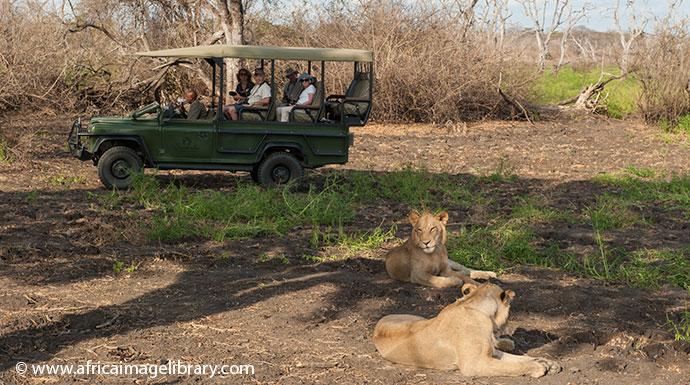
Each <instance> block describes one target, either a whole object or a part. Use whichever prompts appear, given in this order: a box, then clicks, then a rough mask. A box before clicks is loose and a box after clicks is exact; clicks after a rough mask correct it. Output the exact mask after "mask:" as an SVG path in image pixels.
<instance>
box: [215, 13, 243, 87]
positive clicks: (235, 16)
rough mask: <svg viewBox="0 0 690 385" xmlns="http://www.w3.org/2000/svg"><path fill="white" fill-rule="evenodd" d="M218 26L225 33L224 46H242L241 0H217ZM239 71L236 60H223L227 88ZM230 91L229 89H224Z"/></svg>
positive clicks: (233, 81)
mask: <svg viewBox="0 0 690 385" xmlns="http://www.w3.org/2000/svg"><path fill="white" fill-rule="evenodd" d="M218 8H219V10H220V15H219V19H220V25H221V27H222V28H223V32H224V33H225V44H228V45H242V44H244V4H243V3H242V0H218ZM238 69H239V63H238V60H237V59H225V71H226V72H225V80H226V83H227V87H232V84H234V83H235V74H236V73H237V71H238ZM226 89H231V88H226Z"/></svg>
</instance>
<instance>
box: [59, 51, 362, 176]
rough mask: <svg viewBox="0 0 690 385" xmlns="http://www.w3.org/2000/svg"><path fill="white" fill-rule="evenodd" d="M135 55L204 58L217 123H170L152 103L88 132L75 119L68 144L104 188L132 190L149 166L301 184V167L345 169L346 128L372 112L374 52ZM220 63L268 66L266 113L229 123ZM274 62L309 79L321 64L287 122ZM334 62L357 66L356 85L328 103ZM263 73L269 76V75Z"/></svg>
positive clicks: (92, 125)
mask: <svg viewBox="0 0 690 385" xmlns="http://www.w3.org/2000/svg"><path fill="white" fill-rule="evenodd" d="M137 55H139V56H149V57H173V58H202V59H204V60H205V62H206V63H208V64H209V65H210V66H211V68H212V73H213V86H212V87H213V89H212V92H211V106H210V108H209V111H210V113H209V115H213V116H207V117H206V119H205V120H186V119H172V118H168V117H166V116H167V115H166V114H164V109H163V108H162V107H161V106H160V105H159V104H158V103H152V104H149V105H147V106H145V107H143V108H141V109H139V110H136V111H133V112H131V113H130V114H129V115H127V116H126V117H121V118H103V117H94V118H92V119H91V120H90V122H89V124H88V126H87V127H83V126H82V124H81V121H80V120H79V119H77V120H76V121H75V122H74V124H73V125H72V129H71V131H70V133H69V137H68V144H69V148H70V152H71V153H72V155H74V156H75V157H78V158H79V159H80V160H89V159H90V160H93V162H94V165H96V166H97V167H98V176H99V178H100V180H101V182H102V183H103V185H105V186H106V187H107V188H119V189H122V188H127V187H129V186H130V185H131V184H132V173H133V172H138V171H139V170H141V169H142V168H145V167H151V168H158V169H161V170H170V169H183V170H227V171H248V172H250V173H251V175H252V178H253V179H254V180H255V181H256V182H259V183H261V184H262V185H264V186H266V187H274V186H280V185H286V184H288V183H290V182H292V181H293V180H295V181H297V183H298V182H299V180H300V179H301V177H302V175H303V169H304V168H315V167H320V166H324V165H327V164H344V163H346V162H347V161H348V149H349V146H351V145H353V142H354V135H353V134H352V133H350V132H349V127H350V126H363V125H365V124H366V123H367V120H368V119H369V114H370V112H371V106H372V103H371V102H372V100H371V99H372V97H371V95H372V86H373V54H372V53H371V51H362V50H352V49H321V48H279V47H257V46H227V45H212V46H197V47H189V48H178V49H168V50H160V51H151V52H139V53H137ZM223 58H241V59H258V60H260V62H261V68H264V65H265V64H269V65H270V85H272V86H271V100H270V103H269V105H268V106H267V107H264V108H245V109H242V110H241V112H240V116H239V120H226V119H225V118H224V116H223V114H222V106H223V105H224V104H226V103H225V101H224V95H225V89H224V87H225V86H224V81H223V79H225V76H224V64H223ZM276 60H286V61H306V62H307V68H308V71H309V73H311V67H312V62H320V63H321V79H317V82H316V94H315V97H314V102H313V104H312V105H311V106H305V107H295V108H294V109H293V111H292V112H291V116H290V121H289V122H279V121H277V120H276V104H277V103H276V102H277V101H278V100H279V98H280V94H281V93H282V83H283V81H284V78H283V77H282V76H279V77H277V76H276V74H275V71H274V70H275V62H276ZM336 61H337V62H343V61H345V62H353V63H354V74H353V79H352V82H351V84H350V86H349V88H348V89H347V91H346V92H345V93H344V94H342V95H329V96H325V90H324V84H325V79H324V77H325V74H324V73H325V66H326V62H336ZM264 70H265V71H266V73H267V74H268V69H264ZM276 83H279V84H276ZM216 89H218V90H219V92H216ZM227 104H230V102H228V103H227Z"/></svg>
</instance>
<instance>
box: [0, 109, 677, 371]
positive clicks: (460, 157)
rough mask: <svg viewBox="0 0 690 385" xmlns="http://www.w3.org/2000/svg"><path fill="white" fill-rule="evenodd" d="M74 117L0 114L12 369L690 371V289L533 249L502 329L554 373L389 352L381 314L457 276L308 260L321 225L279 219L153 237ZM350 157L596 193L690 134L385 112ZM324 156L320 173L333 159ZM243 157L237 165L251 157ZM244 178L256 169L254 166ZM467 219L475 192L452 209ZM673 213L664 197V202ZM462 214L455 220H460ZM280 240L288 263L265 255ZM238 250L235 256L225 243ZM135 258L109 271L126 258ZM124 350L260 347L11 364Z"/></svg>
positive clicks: (635, 240)
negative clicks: (423, 283) (439, 362)
mask: <svg viewBox="0 0 690 385" xmlns="http://www.w3.org/2000/svg"><path fill="white" fill-rule="evenodd" d="M70 124H71V120H70V119H69V118H63V119H49V120H39V119H15V120H5V121H4V122H2V123H0V130H1V132H2V135H3V136H4V137H5V138H7V139H8V140H9V142H10V144H11V145H12V148H13V150H12V154H13V156H14V157H15V160H14V162H12V163H10V164H0V218H2V219H1V220H0V288H1V289H0V384H5V383H6V384H36V383H113V384H115V383H160V384H187V383H204V384H205V383H228V382H230V383H279V384H302V383H324V384H331V383H347V384H349V383H352V384H365V383H366V384H372V383H373V384H378V383H386V384H387V383H439V384H532V383H540V384H594V383H601V384H612V383H616V384H689V383H690V344H687V343H682V342H675V341H673V337H672V334H670V333H669V332H668V327H667V326H666V325H665V323H666V319H667V318H666V317H667V314H677V313H678V312H680V311H681V310H682V309H684V308H685V305H684V301H685V299H686V297H687V292H685V291H683V290H681V289H678V288H674V287H671V286H668V285H666V286H663V287H661V288H660V289H658V290H653V291H648V290H642V289H633V288H629V287H626V286H623V285H618V284H611V283H607V282H604V281H599V280H594V279H583V278H578V277H575V276H573V275H570V274H568V273H564V272H560V271H552V270H548V269H541V268H535V267H521V268H517V269H514V270H511V271H510V272H509V273H507V274H504V275H501V276H500V277H499V279H498V280H496V281H495V282H496V283H498V284H499V285H501V286H502V287H503V288H504V289H512V290H514V291H515V292H516V293H517V298H516V299H515V301H514V302H513V306H512V308H511V316H510V318H509V323H508V328H507V330H506V334H507V335H509V336H511V338H512V339H513V340H514V341H515V343H516V346H517V351H518V353H521V354H528V355H531V356H544V357H549V358H552V359H554V360H557V361H558V362H560V363H561V365H562V366H563V370H562V371H561V372H560V373H556V374H548V375H547V376H545V377H543V378H541V379H531V378H505V377H500V378H498V377H497V378H468V377H462V376H459V375H458V374H457V373H454V372H440V371H435V370H426V369H418V368H413V367H406V366H401V365H397V364H393V363H390V362H388V361H386V360H384V359H382V358H381V356H380V355H379V354H378V352H377V351H376V349H375V348H374V345H373V343H372V333H373V329H374V325H375V323H376V322H377V321H378V320H379V319H380V318H381V317H383V316H384V315H387V314H392V313H410V314H416V315H421V316H425V317H430V316H434V315H435V314H437V313H438V312H439V311H440V310H441V309H442V308H443V307H444V306H446V305H448V304H450V303H452V302H453V301H454V300H455V299H456V298H458V297H459V296H460V293H459V289H457V288H455V289H433V288H425V287H420V286H417V285H414V284H407V283H400V282H394V281H391V280H390V279H389V278H388V276H387V274H386V272H385V267H384V264H383V260H382V257H383V255H384V254H385V251H386V249H387V248H389V247H391V246H392V243H387V244H384V245H383V246H382V247H381V248H380V249H378V250H375V251H374V252H367V253H361V254H360V255H355V256H353V257H350V258H348V259H345V260H338V261H328V262H324V263H320V264H312V263H309V262H307V261H304V260H303V259H301V258H300V255H301V254H302V253H306V252H310V251H311V246H310V244H309V236H310V234H309V229H296V231H295V232H294V233H292V234H290V235H288V236H286V237H285V238H282V239H281V238H257V239H248V240H241V241H233V242H225V243H223V242H214V241H187V242H182V243H174V244H160V243H158V242H151V241H148V240H146V238H145V236H144V232H145V228H144V227H142V226H141V224H140V223H138V221H137V220H136V219H133V218H132V217H130V216H128V214H129V213H130V212H132V211H136V210H142V209H141V208H138V207H135V206H133V205H132V206H124V207H118V208H116V209H115V210H101V209H99V206H98V200H97V199H96V198H94V197H93V196H92V194H104V193H105V191H104V190H103V189H102V188H101V186H100V183H99V181H98V177H97V174H96V169H95V167H93V165H92V164H91V163H90V162H79V161H78V160H76V159H74V158H71V157H70V156H69V155H68V154H67V153H66V152H65V150H64V148H65V147H64V145H65V139H66V138H65V136H66V131H67V129H68V128H69V126H70ZM354 131H355V132H356V137H355V146H354V147H353V148H352V149H351V152H350V156H351V159H350V163H348V164H347V165H344V166H338V167H336V168H340V169H343V170H348V169H374V170H378V171H386V170H394V169H397V168H398V167H400V166H401V165H403V164H406V163H410V164H412V165H414V166H417V167H419V166H425V167H426V168H427V169H428V170H429V171H430V172H448V173H452V174H460V175H474V174H482V173H488V172H491V170H494V169H495V168H496V167H497V165H496V164H497V160H498V159H503V160H504V162H505V164H506V165H509V166H510V167H512V168H514V171H515V173H517V174H518V175H519V177H520V179H519V181H518V182H516V183H515V184H513V185H511V186H512V187H511V189H512V190H510V189H506V191H504V192H503V194H505V195H506V196H507V195H515V194H520V195H538V196H544V197H548V198H549V199H550V200H551V201H554V202H562V204H563V205H567V204H571V203H572V202H578V201H581V200H587V199H593V193H594V191H593V190H594V189H595V188H596V187H595V186H594V185H593V184H591V183H589V182H588V179H589V178H591V177H593V176H596V175H597V174H598V173H600V172H613V171H617V170H620V169H621V168H622V167H624V166H626V165H628V164H632V165H635V166H636V167H640V168H642V167H654V168H665V169H667V170H669V171H683V170H685V171H688V170H690V145H689V144H688V143H687V142H686V141H682V140H678V139H675V140H674V141H671V142H669V141H668V140H666V139H665V138H664V137H663V136H660V135H659V134H658V130H656V129H655V128H653V127H647V126H644V125H642V124H638V123H630V122H621V121H607V120H603V119H597V118H581V119H578V120H576V121H572V122H546V123H537V124H536V126H532V125H530V124H527V123H517V122H486V123H481V124H475V125H471V126H469V127H467V126H464V125H462V126H456V127H432V126H424V125H417V126H409V127H404V126H377V125H370V126H368V127H366V128H363V129H356V130H354ZM327 172H329V168H325V169H322V170H317V171H315V172H313V173H311V174H310V176H309V178H311V180H312V181H318V180H319V179H322V178H323V175H324V174H325V173H327ZM238 175H239V174H238ZM172 177H175V178H177V179H178V180H180V181H182V183H185V184H189V185H193V186H195V187H196V188H214V189H218V190H224V189H231V188H232V186H233V184H234V183H235V177H234V176H233V175H232V174H229V173H220V172H178V171H176V172H169V173H168V172H161V173H160V176H159V178H161V179H162V180H168V179H170V178H172ZM241 177H242V178H247V179H248V176H244V175H243V176H241ZM407 210H408V209H407V208H406V207H404V206H403V205H393V206H389V207H378V210H372V212H373V213H375V215H373V214H369V215H366V214H362V216H361V217H359V218H357V219H355V221H354V222H353V223H351V224H350V225H349V228H350V229H354V228H362V229H365V230H366V229H371V228H372V227H373V226H376V225H378V224H379V223H381V221H382V220H383V223H384V227H385V226H386V225H388V226H390V225H391V224H392V223H393V222H397V223H398V224H399V226H398V229H399V230H398V234H397V236H398V237H400V238H404V237H406V236H407V233H408V232H409V231H410V226H409V225H407V223H406V220H405V218H406V216H407V214H408V213H409V212H408V211H407ZM450 213H451V221H452V220H453V219H454V218H455V219H456V220H462V221H471V219H472V213H471V208H470V209H464V208H457V209H454V210H450ZM661 216H663V214H661ZM449 230H450V231H452V228H449ZM540 236H541V237H542V238H544V239H545V240H555V241H558V242H560V243H563V242H565V243H568V244H569V247H573V248H577V247H592V240H591V237H589V238H588V237H586V236H581V235H578V233H577V229H570V230H568V231H567V232H565V230H563V231H562V230H561V229H557V228H550V229H542V231H541V233H540ZM613 236H614V239H615V241H616V242H620V244H621V245H625V247H626V248H635V247H639V248H644V247H654V246H657V245H669V246H670V247H682V246H687V245H689V244H690V228H689V227H688V225H687V223H680V224H679V223H678V222H677V221H674V222H670V221H669V222H664V221H662V220H661V221H658V223H657V224H656V225H655V226H652V228H651V230H650V231H648V232H645V233H637V234H635V233H620V234H614V235H613ZM279 253H281V254H284V255H285V256H286V257H287V259H288V260H289V264H284V263H282V262H279V261H277V260H276V262H259V261H257V259H258V258H259V256H260V255H262V254H268V255H276V254H279ZM214 255H215V256H218V255H225V256H227V258H214V257H213V256H214ZM116 261H121V262H124V263H125V264H126V265H127V266H129V265H130V264H131V263H135V264H140V265H139V268H138V269H137V270H136V271H134V272H131V273H127V272H125V273H115V272H114V271H113V263H115V262H116ZM87 360H91V362H92V363H93V364H95V363H98V362H101V363H111V364H112V363H119V362H122V363H130V364H166V363H167V362H169V361H170V362H173V363H175V362H177V361H178V360H179V361H181V362H182V363H184V364H202V363H203V364H213V365H223V364H228V365H232V364H237V365H240V364H251V365H253V366H254V369H255V373H254V375H236V376H231V375H228V376H220V377H218V376H216V377H214V378H212V379H209V378H208V377H204V376H184V375H168V376H158V377H157V378H155V379H150V378H146V377H145V376H140V377H132V376H129V377H127V376H106V375H103V374H101V375H88V376H86V375H82V376H64V377H57V376H51V375H34V374H26V375H19V374H17V372H16V370H15V365H16V364H17V362H19V361H23V362H26V363H33V364H37V363H50V364H63V363H66V364H74V365H79V364H85V363H86V361H87Z"/></svg>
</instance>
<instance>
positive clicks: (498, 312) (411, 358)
mask: <svg viewBox="0 0 690 385" xmlns="http://www.w3.org/2000/svg"><path fill="white" fill-rule="evenodd" d="M462 290H463V292H466V294H465V296H464V297H462V298H460V299H458V300H457V301H455V303H452V304H450V305H448V306H446V307H445V308H444V309H443V310H441V312H440V313H439V314H438V315H437V316H436V317H434V318H431V319H426V318H423V317H418V316H414V315H410V314H393V315H388V316H385V317H383V318H381V320H379V322H378V323H377V324H376V328H375V329H374V345H375V346H376V349H377V350H378V351H379V353H381V355H382V356H383V358H385V359H387V360H389V361H393V362H396V363H399V364H404V365H413V366H418V367H423V368H431V369H438V370H455V369H457V370H459V371H460V373H461V374H462V375H463V376H531V377H541V376H543V375H545V374H546V373H547V372H558V371H560V370H561V367H560V365H559V364H558V363H556V362H555V361H552V360H549V359H546V358H534V357H529V356H520V355H514V354H510V353H506V352H503V351H501V350H500V349H499V348H501V347H503V346H507V347H513V346H514V345H513V342H512V341H510V340H509V339H497V338H496V337H495V336H494V331H496V330H498V329H500V328H502V327H503V326H504V325H505V323H506V321H507V319H508V311H509V309H510V302H511V301H512V300H513V298H514V297H515V292H513V291H512V290H506V291H503V290H502V289H501V288H500V287H498V286H497V285H494V284H492V283H488V282H487V283H485V284H483V285H481V286H479V287H477V286H476V285H474V284H469V283H466V284H464V285H463V287H462Z"/></svg>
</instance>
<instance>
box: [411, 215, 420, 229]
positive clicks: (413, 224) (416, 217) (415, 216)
mask: <svg viewBox="0 0 690 385" xmlns="http://www.w3.org/2000/svg"><path fill="white" fill-rule="evenodd" d="M409 219H410V223H411V224H412V226H415V225H416V224H417V222H418V221H419V215H417V214H414V213H413V214H410V216H409Z"/></svg>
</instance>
